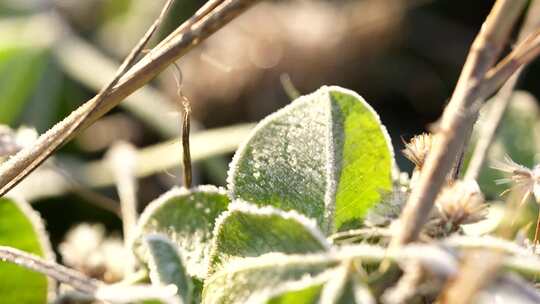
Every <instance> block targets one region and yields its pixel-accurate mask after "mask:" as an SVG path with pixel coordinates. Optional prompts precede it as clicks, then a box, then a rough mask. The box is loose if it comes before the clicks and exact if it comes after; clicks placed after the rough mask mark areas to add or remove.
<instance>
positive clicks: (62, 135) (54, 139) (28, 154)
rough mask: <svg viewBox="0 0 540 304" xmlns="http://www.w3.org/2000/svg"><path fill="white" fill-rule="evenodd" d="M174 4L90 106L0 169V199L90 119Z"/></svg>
mask: <svg viewBox="0 0 540 304" xmlns="http://www.w3.org/2000/svg"><path fill="white" fill-rule="evenodd" d="M173 2H174V0H168V1H167V3H166V4H165V6H164V7H163V10H162V11H161V13H160V15H159V17H158V18H157V19H156V20H155V21H154V23H153V24H152V25H151V26H150V28H149V29H148V31H147V32H146V33H145V35H144V36H143V38H142V39H141V40H140V41H139V42H138V43H137V45H136V46H135V47H134V48H133V50H131V52H130V53H129V55H128V56H127V57H126V59H125V60H124V62H123V63H122V64H121V65H120V68H119V69H118V71H117V72H116V75H115V76H114V78H113V79H112V80H111V81H110V82H109V83H108V84H107V85H106V86H105V87H104V88H103V89H102V90H101V91H100V92H99V93H98V94H97V95H96V97H95V98H94V99H92V101H91V102H90V104H89V105H88V106H87V107H86V108H84V110H82V111H76V112H75V113H76V114H77V115H76V116H75V117H74V118H73V119H72V120H69V121H65V120H64V121H62V122H61V123H60V124H58V125H56V126H54V127H53V128H52V129H50V130H49V131H47V132H46V133H45V134H44V135H42V136H40V137H39V138H38V140H37V141H36V143H35V144H34V145H32V146H31V147H29V148H27V149H24V150H23V151H21V152H20V153H18V154H17V155H16V156H15V157H14V158H12V159H10V160H9V161H8V162H7V163H6V164H5V165H4V166H2V167H0V177H1V178H2V180H3V179H4V177H6V178H8V179H9V181H7V183H6V185H5V186H3V187H2V188H1V189H2V190H0V195H3V194H5V193H6V192H7V191H8V190H9V189H10V188H12V187H13V186H15V185H16V184H17V183H19V182H20V181H21V180H22V179H23V178H25V177H26V176H27V175H28V174H30V173H31V172H32V171H34V170H35V169H36V168H37V167H38V166H39V165H40V164H41V163H43V162H44V161H45V160H46V159H47V158H49V156H50V155H51V154H52V153H53V152H54V151H56V150H57V149H58V148H60V147H61V146H62V145H63V144H64V143H65V142H66V141H67V140H69V139H70V138H71V137H72V135H74V134H75V133H76V131H77V130H78V129H79V128H81V126H82V125H83V123H84V122H85V121H86V120H87V119H88V118H89V117H90V116H91V115H92V113H93V112H94V111H95V110H96V109H97V108H98V107H99V106H100V104H101V103H102V102H104V101H105V99H106V96H107V95H108V94H109V92H110V91H111V89H112V88H113V87H114V86H115V85H116V84H117V83H118V81H119V80H120V78H121V77H122V76H123V75H124V74H125V73H126V72H127V70H128V69H129V68H130V67H131V66H132V65H133V64H134V63H135V61H136V60H137V57H138V56H139V55H140V54H141V52H142V50H143V49H144V47H145V46H146V44H147V43H148V41H149V40H150V38H151V37H152V35H153V34H154V33H155V31H156V30H157V28H158V27H159V25H160V24H161V22H162V21H163V18H164V17H165V15H166V13H167V12H168V11H169V9H170V8H171V6H172V3H173ZM79 109H81V108H79ZM79 109H78V110H79Z"/></svg>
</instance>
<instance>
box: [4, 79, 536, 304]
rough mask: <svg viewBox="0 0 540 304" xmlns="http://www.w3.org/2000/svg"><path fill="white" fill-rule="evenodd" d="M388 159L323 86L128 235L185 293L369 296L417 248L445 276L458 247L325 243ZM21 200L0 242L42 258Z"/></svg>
mask: <svg viewBox="0 0 540 304" xmlns="http://www.w3.org/2000/svg"><path fill="white" fill-rule="evenodd" d="M393 167H394V154H393V149H392V145H391V142H390V138H389V136H388V134H387V131H386V129H385V127H384V126H383V125H382V124H381V122H380V119H379V117H378V115H377V114H376V113H375V111H374V110H373V109H372V108H371V107H370V106H369V105H368V104H367V103H366V102H365V101H364V100H363V99H362V98H361V97H360V96H359V95H358V94H356V93H354V92H352V91H349V90H346V89H342V88H339V87H322V88H320V89H319V90H317V91H316V92H314V93H312V94H310V95H306V96H303V97H300V98H298V99H297V100H295V101H294V102H292V103H291V104H290V105H288V106H286V107H285V108H283V109H281V110H279V111H277V112H276V113H274V114H271V115H270V116H268V117H267V118H265V119H264V120H263V121H261V122H260V123H259V124H258V126H257V127H256V128H255V130H253V132H252V134H251V136H250V137H249V138H248V139H247V140H246V142H245V143H244V144H243V145H242V146H241V147H240V148H239V149H238V151H237V152H236V154H235V156H234V159H233V161H232V163H231V165H230V171H229V172H228V185H227V188H226V189H223V188H218V187H214V186H198V187H195V188H192V189H185V188H173V189H171V190H170V191H168V192H166V193H165V194H163V195H162V196H161V197H159V198H158V199H156V200H155V201H153V202H151V203H150V204H149V205H148V206H147V207H146V209H145V210H144V212H143V213H142V214H141V216H140V218H139V220H138V223H137V228H136V230H135V232H134V233H133V239H132V240H130V242H129V244H130V246H131V250H133V253H134V255H135V256H136V257H137V259H138V260H139V263H140V265H141V266H142V267H143V268H146V269H148V273H149V278H150V280H151V282H152V284H157V285H171V284H172V285H175V286H176V288H177V294H178V299H177V300H178V301H179V302H181V303H375V297H374V296H373V295H372V291H370V285H369V281H370V277H369V273H370V271H373V270H374V269H377V267H378V266H379V264H380V263H381V261H383V260H385V259H389V260H390V261H400V262H402V261H405V260H407V259H408V258H411V257H414V258H419V259H422V258H423V259H424V261H425V262H426V263H428V264H429V263H431V264H437V263H439V262H440V263H439V264H441V265H442V266H440V267H438V268H437V267H435V269H438V271H439V272H441V273H442V274H443V276H444V275H449V272H452V271H455V270H454V269H453V268H452V267H453V266H455V265H453V264H452V263H451V262H448V261H455V258H454V257H452V256H451V255H450V254H448V253H446V252H444V251H442V250H439V251H437V252H436V250H435V249H433V248H430V247H427V246H425V247H421V246H420V247H418V246H417V247H411V246H409V247H408V249H407V250H402V251H400V252H394V253H392V252H386V250H385V248H384V247H382V246H378V245H369V244H365V243H364V244H348V245H343V244H336V243H335V242H333V240H334V239H333V237H332V236H334V235H335V234H336V233H344V232H345V233H346V232H347V231H354V229H358V228H361V227H362V226H363V225H364V222H365V219H366V215H367V214H368V211H369V210H370V209H372V208H373V207H374V206H377V205H379V204H380V203H381V201H382V200H383V197H384V196H385V195H386V194H388V193H391V192H392V189H393V188H394V186H393V185H394V183H395V181H394V180H395V178H396V177H395V176H393V172H394V171H395V170H394V169H393ZM27 208H28V207H27V206H26V205H24V204H23V203H21V202H17V201H16V200H14V199H8V198H2V199H1V201H0V214H1V218H0V244H2V245H9V246H13V247H16V248H19V249H21V250H24V251H27V252H31V253H34V254H36V255H40V256H44V257H50V256H51V253H50V252H51V251H50V246H49V245H47V244H48V240H46V239H45V238H44V237H43V236H42V235H40V234H39V231H41V230H42V229H41V228H39V227H38V228H36V225H37V226H40V224H39V220H36V219H35V218H32V217H35V216H31V217H28V216H27V215H28V214H31V212H29V211H28V210H25V209H27ZM7 219H9V221H8V220H7ZM462 245H463V244H462ZM456 246H457V245H456ZM426 250H427V253H426ZM514 251H516V252H517V251H519V250H518V249H516V250H514ZM520 254H521V253H520ZM441 256H442V257H443V258H441ZM522 256H523V257H527V259H530V258H531V257H530V256H529V255H527V254H526V253H523V254H522ZM435 257H438V258H439V259H442V262H441V261H439V262H438V261H437V259H436V258H435ZM444 258H448V260H444ZM430 259H431V260H430ZM514 262H515V261H514ZM535 263H537V264H538V261H536V260H535ZM439 264H437V265H439ZM448 265H450V266H448ZM452 265H453V266H452ZM513 265H514V264H513ZM514 268H519V267H516V266H515V265H514ZM445 271H446V272H445ZM0 274H1V278H0V279H2V280H4V279H5V278H6V277H10V278H13V280H12V281H11V283H10V284H1V285H2V286H5V288H15V289H16V288H18V286H20V285H24V286H31V287H32V289H33V290H43V293H42V294H40V295H36V294H35V293H34V292H32V295H30V294H29V295H28V297H31V298H32V297H33V299H34V300H36V303H39V302H45V301H46V300H43V301H41V300H40V299H44V298H45V299H46V294H47V288H48V287H47V286H50V285H48V284H49V283H48V281H47V279H46V278H45V277H44V276H43V275H41V274H39V273H32V272H27V271H26V270H23V269H20V268H17V266H15V265H11V264H6V263H1V264H0ZM21 282H24V283H21ZM0 294H3V291H2V290H0Z"/></svg>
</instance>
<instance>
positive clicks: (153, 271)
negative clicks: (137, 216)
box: [145, 233, 183, 284]
mask: <svg viewBox="0 0 540 304" xmlns="http://www.w3.org/2000/svg"><path fill="white" fill-rule="evenodd" d="M145 241H146V242H147V243H150V242H162V243H166V244H168V245H169V247H170V248H171V249H172V250H174V251H175V252H176V255H177V256H178V258H179V259H180V260H181V256H180V253H179V252H178V249H177V248H176V245H175V244H173V243H172V242H171V241H170V240H169V239H168V238H167V237H166V236H165V235H163V234H161V233H152V234H148V235H146V236H145ZM147 246H149V247H150V244H147ZM147 260H148V266H149V268H150V280H151V281H152V282H159V283H160V284H164V282H163V281H162V280H161V277H160V276H159V271H158V269H157V264H156V261H155V260H154V258H153V255H152V254H148V257H147ZM181 262H182V263H183V261H182V260H181Z"/></svg>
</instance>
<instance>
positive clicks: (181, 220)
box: [133, 186, 229, 278]
mask: <svg viewBox="0 0 540 304" xmlns="http://www.w3.org/2000/svg"><path fill="white" fill-rule="evenodd" d="M228 205H229V198H228V197H227V195H226V193H225V191H223V190H220V189H218V188H216V187H213V186H200V187H198V188H195V189H191V190H189V191H188V190H186V189H179V188H174V189H172V190H170V191H168V192H167V193H165V194H164V195H162V196H161V197H160V198H158V199H157V200H155V201H153V202H152V203H150V204H149V205H148V207H146V209H145V210H144V212H143V213H142V214H141V217H140V220H139V223H138V228H137V230H138V231H137V232H136V237H135V240H134V244H133V246H134V250H135V253H136V254H137V255H138V256H139V257H140V258H142V259H144V256H145V255H144V252H143V251H144V248H143V247H142V246H140V245H141V244H140V243H141V237H143V236H144V235H147V234H151V233H161V234H164V235H166V236H167V237H168V238H169V239H170V240H171V241H172V242H173V243H174V244H175V245H176V246H177V247H178V251H179V252H180V255H181V256H182V259H184V261H185V267H186V270H187V273H188V274H189V275H190V276H193V277H197V278H204V277H205V276H206V271H207V269H208V258H209V253H210V245H211V240H212V237H213V231H214V223H215V220H216V218H217V217H218V216H219V215H220V214H221V213H222V212H223V211H225V210H226V209H227V206H228Z"/></svg>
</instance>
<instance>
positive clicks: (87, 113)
mask: <svg viewBox="0 0 540 304" xmlns="http://www.w3.org/2000/svg"><path fill="white" fill-rule="evenodd" d="M254 2H256V0H227V1H224V2H222V3H220V4H219V5H218V6H216V7H215V9H213V10H212V11H211V12H210V13H208V15H206V16H203V17H201V18H200V19H197V20H198V21H196V22H194V23H193V24H191V25H190V26H189V27H187V28H186V30H185V31H184V32H182V33H176V32H175V33H173V34H172V37H171V36H169V37H170V38H168V39H167V40H166V41H164V42H162V43H160V44H159V45H158V47H156V48H154V49H153V50H152V51H151V52H150V53H148V54H147V55H146V56H145V57H144V58H143V59H141V60H140V61H139V62H138V63H137V64H135V65H134V66H133V67H132V68H131V69H130V70H129V71H128V72H126V73H125V74H123V71H122V69H121V70H120V71H122V73H119V74H120V75H123V76H121V77H119V79H118V80H116V81H113V82H114V83H113V84H112V85H109V86H107V87H110V88H109V89H107V87H106V88H105V89H107V90H103V92H105V91H106V93H105V94H104V93H99V94H98V95H96V97H94V98H93V99H91V100H90V101H88V102H87V103H85V104H84V105H82V106H81V107H79V108H78V109H77V110H75V111H74V112H72V113H71V114H70V115H69V116H68V117H66V118H65V119H64V120H63V121H62V122H60V123H58V124H57V125H56V126H54V127H53V128H51V129H50V130H49V131H47V132H46V133H45V134H43V135H42V136H40V137H39V138H38V140H37V142H36V144H35V145H33V146H31V147H29V148H28V149H24V150H22V151H21V152H19V153H18V154H16V155H15V156H14V157H12V158H11V159H10V160H9V161H7V162H5V163H4V164H2V166H0V195H4V194H6V193H7V192H8V191H9V190H10V189H11V188H13V187H14V186H15V185H16V184H18V183H19V182H20V181H21V180H22V179H24V178H25V177H26V176H27V175H28V174H29V173H31V172H32V171H33V170H34V169H35V168H36V167H37V166H39V165H40V164H41V163H42V162H43V161H44V160H45V159H47V158H48V157H49V156H50V155H51V154H52V153H53V152H54V151H55V150H56V149H58V148H59V147H60V146H61V145H62V144H63V143H64V142H65V141H67V140H68V139H69V138H71V137H72V136H73V135H75V134H76V133H77V132H78V131H80V130H81V129H83V128H86V127H88V126H89V125H90V124H92V122H93V121H95V120H96V119H98V118H99V117H101V116H103V115H104V114H105V113H106V112H107V111H109V110H110V109H112V108H113V107H114V106H116V105H117V104H118V103H120V102H121V101H122V100H123V99H124V98H125V97H126V96H128V95H130V94H132V93H133V92H135V91H136V90H137V89H138V88H140V87H141V86H143V85H144V84H146V83H147V82H149V81H150V80H151V79H152V78H154V77H155V76H156V75H158V74H159V73H160V72H161V71H162V70H164V69H165V68H166V67H167V66H168V65H169V64H171V63H172V62H174V61H175V60H176V59H178V58H179V57H181V56H182V55H184V54H185V53H186V52H187V51H189V50H190V49H191V48H193V47H194V46H195V45H198V44H199V43H200V42H201V41H203V40H204V39H205V38H207V37H208V36H210V35H211V34H212V33H214V32H215V31H217V30H218V29H220V28H221V27H223V26H224V25H225V24H227V23H228V22H229V21H231V20H232V19H234V18H235V17H236V16H238V15H239V14H240V13H242V12H243V11H245V10H246V9H247V8H249V7H250V6H251V5H252V4H253V3H254ZM141 41H144V40H141ZM139 45H141V44H139ZM141 49H142V47H141ZM134 50H136V49H134ZM139 52H140V51H139ZM132 54H135V52H132ZM136 55H137V54H135V56H133V57H136ZM130 57H131V56H130ZM127 59H130V58H127ZM129 61H130V60H126V61H125V63H128V64H124V65H123V66H126V67H127V66H129V65H130V64H131V62H129Z"/></svg>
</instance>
